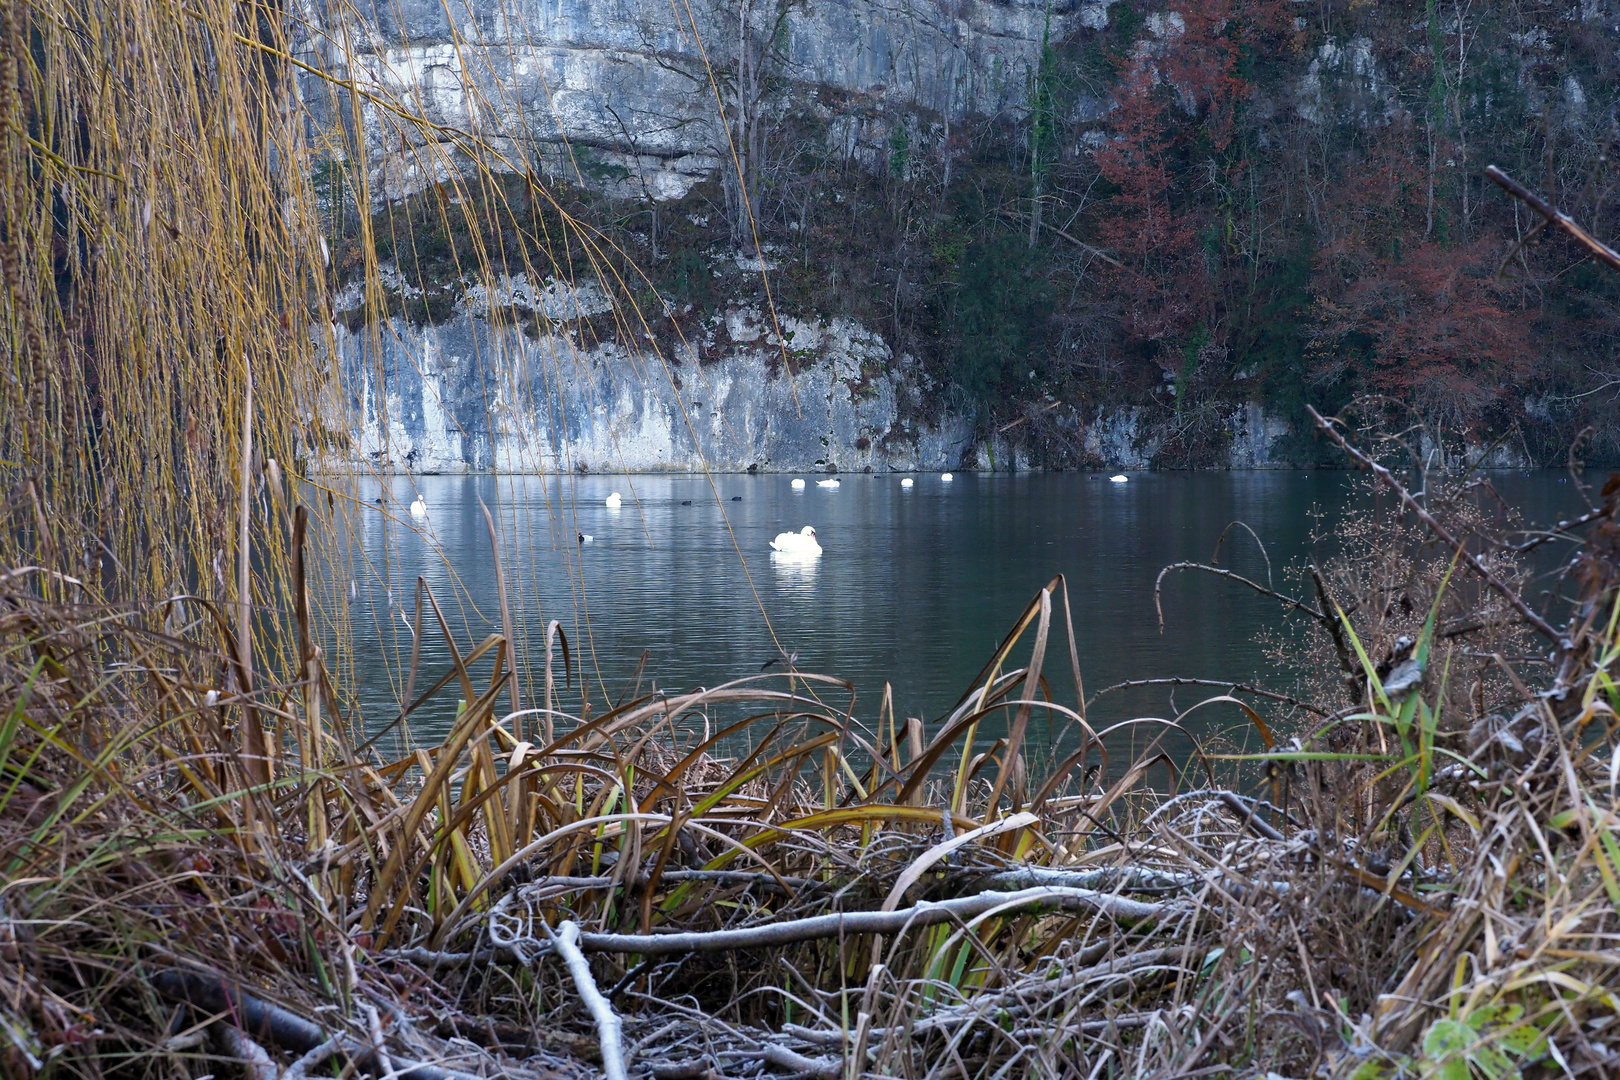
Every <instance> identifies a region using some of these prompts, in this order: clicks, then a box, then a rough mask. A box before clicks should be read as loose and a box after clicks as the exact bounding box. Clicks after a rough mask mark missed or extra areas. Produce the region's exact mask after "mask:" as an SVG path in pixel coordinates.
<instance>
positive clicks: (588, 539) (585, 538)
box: [579, 533, 596, 544]
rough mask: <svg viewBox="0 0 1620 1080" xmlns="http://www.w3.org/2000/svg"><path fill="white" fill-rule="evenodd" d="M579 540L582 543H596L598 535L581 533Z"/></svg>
mask: <svg viewBox="0 0 1620 1080" xmlns="http://www.w3.org/2000/svg"><path fill="white" fill-rule="evenodd" d="M579 542H580V543H581V544H594V543H596V537H594V536H592V535H591V534H590V533H580V534H579Z"/></svg>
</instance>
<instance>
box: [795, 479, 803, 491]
mask: <svg viewBox="0 0 1620 1080" xmlns="http://www.w3.org/2000/svg"><path fill="white" fill-rule="evenodd" d="M792 487H793V490H794V491H803V490H804V480H803V478H801V477H798V476H795V477H794V478H793V484H792Z"/></svg>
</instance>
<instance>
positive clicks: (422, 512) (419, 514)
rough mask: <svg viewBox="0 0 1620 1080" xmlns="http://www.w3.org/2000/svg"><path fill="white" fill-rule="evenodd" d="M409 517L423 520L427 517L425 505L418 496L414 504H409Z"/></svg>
mask: <svg viewBox="0 0 1620 1080" xmlns="http://www.w3.org/2000/svg"><path fill="white" fill-rule="evenodd" d="M411 517H413V518H425V517H427V503H425V502H423V501H422V496H420V495H418V496H417V497H416V501H415V502H413V503H411Z"/></svg>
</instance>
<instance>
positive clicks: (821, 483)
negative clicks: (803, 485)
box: [816, 476, 838, 488]
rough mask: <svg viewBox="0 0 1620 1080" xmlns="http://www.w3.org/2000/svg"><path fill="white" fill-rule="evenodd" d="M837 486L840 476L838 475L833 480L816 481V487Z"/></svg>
mask: <svg viewBox="0 0 1620 1080" xmlns="http://www.w3.org/2000/svg"><path fill="white" fill-rule="evenodd" d="M837 486H838V477H836V476H835V477H833V478H832V479H831V480H817V481H816V487H824V488H835V487H837Z"/></svg>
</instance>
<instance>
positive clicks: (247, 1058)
mask: <svg viewBox="0 0 1620 1080" xmlns="http://www.w3.org/2000/svg"><path fill="white" fill-rule="evenodd" d="M219 1034H220V1041H221V1042H223V1043H224V1044H225V1052H226V1053H227V1054H229V1055H230V1056H231V1057H232V1058H234V1059H235V1060H236V1061H237V1062H238V1063H239V1064H240V1065H241V1066H242V1074H243V1075H244V1076H246V1077H247V1080H276V1073H277V1072H278V1071H279V1070H278V1069H277V1068H276V1063H275V1062H273V1061H271V1060H270V1055H269V1054H267V1053H265V1051H264V1047H262V1046H260V1045H259V1044H258V1043H256V1042H254V1041H253V1040H252V1039H250V1038H248V1037H247V1036H246V1035H244V1034H242V1032H241V1031H239V1030H238V1029H236V1028H234V1027H232V1026H231V1024H230V1022H229V1021H228V1020H227V1021H225V1022H224V1023H221V1024H220V1025H219Z"/></svg>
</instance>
